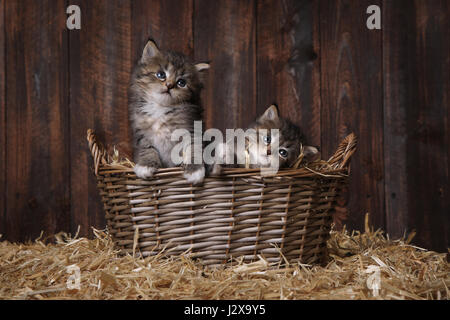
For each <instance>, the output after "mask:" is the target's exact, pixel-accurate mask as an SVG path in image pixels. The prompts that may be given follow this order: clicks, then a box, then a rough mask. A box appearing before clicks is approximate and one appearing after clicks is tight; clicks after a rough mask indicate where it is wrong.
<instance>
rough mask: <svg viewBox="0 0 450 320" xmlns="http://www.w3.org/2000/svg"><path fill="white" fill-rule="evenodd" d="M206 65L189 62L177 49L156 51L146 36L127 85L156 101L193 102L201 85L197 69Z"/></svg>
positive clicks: (167, 102)
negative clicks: (142, 49)
mask: <svg viewBox="0 0 450 320" xmlns="http://www.w3.org/2000/svg"><path fill="white" fill-rule="evenodd" d="M208 68H209V64H207V63H198V64H193V63H191V62H190V61H189V60H188V59H187V57H186V56H184V55H183V54H181V53H177V52H172V51H165V52H163V51H160V50H159V49H158V47H157V46H156V44H155V42H154V41H152V40H149V41H148V42H147V45H146V46H145V48H144V51H143V53H142V57H141V59H140V60H139V63H138V64H137V66H136V68H135V70H134V73H133V77H132V84H131V88H132V90H134V91H135V92H137V93H139V94H140V95H142V96H143V98H144V99H145V100H148V101H152V102H156V103H158V104H160V105H174V104H179V103H182V102H193V101H195V100H196V99H197V98H198V96H199V93H200V89H201V88H202V85H201V81H200V73H201V72H202V71H204V70H207V69H208Z"/></svg>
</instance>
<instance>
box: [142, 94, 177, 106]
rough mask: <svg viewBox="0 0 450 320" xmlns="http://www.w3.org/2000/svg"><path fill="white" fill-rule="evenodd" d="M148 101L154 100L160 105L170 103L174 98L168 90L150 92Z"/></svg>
mask: <svg viewBox="0 0 450 320" xmlns="http://www.w3.org/2000/svg"><path fill="white" fill-rule="evenodd" d="M147 100H148V101H149V102H155V103H157V104H159V105H162V106H167V105H171V104H173V103H174V102H175V99H174V98H173V97H172V95H171V94H170V93H169V92H152V93H151V94H150V95H148V99H147Z"/></svg>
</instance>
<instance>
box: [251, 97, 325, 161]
mask: <svg viewBox="0 0 450 320" xmlns="http://www.w3.org/2000/svg"><path fill="white" fill-rule="evenodd" d="M250 128H252V129H255V130H256V132H257V134H256V136H257V139H258V141H263V143H264V144H265V145H266V148H258V145H257V143H255V141H253V143H250V147H249V154H250V157H251V161H252V163H255V162H256V163H257V165H256V167H265V166H270V163H271V161H272V159H273V157H278V161H279V167H280V168H288V167H292V166H293V165H294V164H295V162H296V161H297V159H298V157H299V154H300V148H301V146H303V153H304V159H305V160H306V161H312V160H314V159H315V158H316V157H317V156H318V153H319V151H318V149H317V148H316V147H312V146H306V145H305V139H304V137H303V135H302V133H301V131H300V128H299V127H297V126H296V125H295V124H293V123H292V122H290V121H289V120H287V119H284V118H282V117H280V116H279V115H278V110H277V107H276V106H274V105H272V106H270V107H269V108H268V109H267V110H266V111H265V112H264V114H263V115H262V116H260V117H259V118H258V119H257V120H256V122H255V123H254V124H253V125H252V126H251V127H250ZM262 129H264V130H262ZM271 129H278V132H279V135H278V152H275V150H273V151H274V152H272V149H273V143H274V139H276V137H273V136H271ZM272 163H273V162H272Z"/></svg>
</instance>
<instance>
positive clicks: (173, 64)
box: [129, 40, 209, 184]
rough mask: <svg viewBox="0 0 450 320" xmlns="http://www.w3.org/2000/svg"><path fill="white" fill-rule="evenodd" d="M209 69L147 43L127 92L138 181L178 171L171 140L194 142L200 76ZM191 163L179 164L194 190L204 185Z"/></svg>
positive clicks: (201, 170) (201, 167) (201, 174)
mask: <svg viewBox="0 0 450 320" xmlns="http://www.w3.org/2000/svg"><path fill="white" fill-rule="evenodd" d="M208 68H209V64H207V63H199V64H192V63H191V62H189V61H188V59H187V58H186V57H185V56H184V55H183V54H180V53H177V52H172V51H165V52H163V51H160V50H159V49H158V47H157V46H156V44H155V42H153V41H152V40H150V41H148V42H147V44H146V46H145V48H144V51H143V53H142V57H141V59H140V60H139V62H138V64H137V65H136V67H135V69H134V71H133V74H132V77H131V84H130V88H129V97H130V98H129V99H130V100H129V114H130V121H131V126H132V130H133V142H134V161H135V163H136V165H135V167H134V172H135V173H136V175H137V176H138V177H139V178H142V179H146V178H150V177H152V176H153V174H154V172H155V171H156V170H157V169H158V168H161V167H173V166H175V165H176V164H175V163H173V161H172V159H171V151H172V148H173V147H174V146H175V145H176V144H177V143H178V142H177V141H171V135H172V132H173V131H174V130H176V129H186V130H188V131H189V132H190V133H191V136H193V132H194V121H196V120H198V121H201V120H202V112H203V109H202V107H201V106H200V104H199V96H200V90H201V88H202V84H201V81H200V75H201V73H202V72H203V71H204V70H207V69H208ZM192 158H193V153H192ZM192 160H193V159H192ZM191 163H192V164H183V166H184V177H185V178H186V179H187V181H188V182H189V183H193V184H198V183H200V182H202V181H203V179H204V176H205V167H204V165H203V164H193V163H194V162H193V161H192V162H191Z"/></svg>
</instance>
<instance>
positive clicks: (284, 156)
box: [278, 149, 288, 158]
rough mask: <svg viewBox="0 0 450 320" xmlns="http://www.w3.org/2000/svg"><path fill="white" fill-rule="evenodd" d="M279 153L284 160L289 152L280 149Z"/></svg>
mask: <svg viewBox="0 0 450 320" xmlns="http://www.w3.org/2000/svg"><path fill="white" fill-rule="evenodd" d="M278 152H279V153H280V156H282V157H283V158H286V157H287V154H288V152H287V151H286V150H284V149H280V150H279V151H278Z"/></svg>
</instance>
